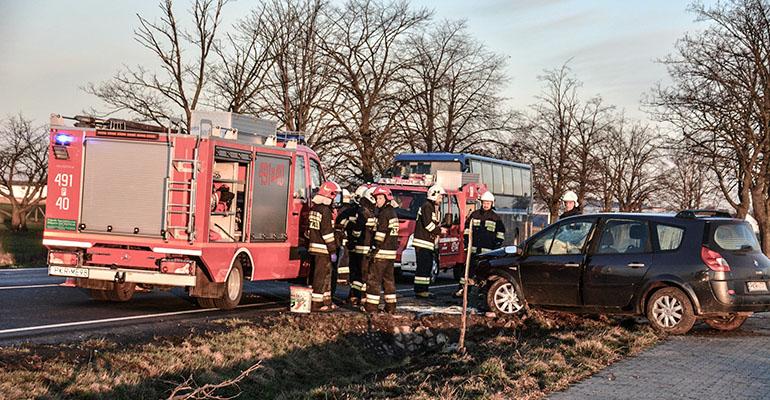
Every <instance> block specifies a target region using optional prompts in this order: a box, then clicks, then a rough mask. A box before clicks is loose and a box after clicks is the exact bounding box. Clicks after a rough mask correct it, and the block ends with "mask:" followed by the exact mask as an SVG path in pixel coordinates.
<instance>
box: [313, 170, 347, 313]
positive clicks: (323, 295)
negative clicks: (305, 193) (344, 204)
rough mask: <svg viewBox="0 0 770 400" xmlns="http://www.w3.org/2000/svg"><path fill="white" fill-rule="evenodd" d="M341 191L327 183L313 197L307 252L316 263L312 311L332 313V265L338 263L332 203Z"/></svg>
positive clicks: (334, 184)
mask: <svg viewBox="0 0 770 400" xmlns="http://www.w3.org/2000/svg"><path fill="white" fill-rule="evenodd" d="M339 191H340V187H339V185H337V184H336V183H334V182H324V183H323V185H321V187H320V188H319V190H318V194H317V195H315V196H314V197H313V200H312V201H313V207H312V208H311V209H310V215H309V219H310V224H309V225H310V246H309V249H308V251H309V252H310V254H312V255H313V256H314V257H315V259H314V265H315V269H314V271H313V294H312V302H311V311H313V312H318V311H331V310H332V309H334V304H333V303H332V292H331V279H332V263H334V262H336V261H337V240H336V238H335V236H334V219H333V217H332V202H333V201H334V198H335V197H336V196H337V193H338V192H339Z"/></svg>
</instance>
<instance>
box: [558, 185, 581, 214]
mask: <svg viewBox="0 0 770 400" xmlns="http://www.w3.org/2000/svg"><path fill="white" fill-rule="evenodd" d="M561 201H562V202H564V212H563V213H562V214H561V215H559V219H562V218H567V217H571V216H573V215H580V214H582V213H583V210H581V209H580V206H579V205H578V197H577V194H575V192H573V191H571V190H568V191H567V192H566V193H564V196H561Z"/></svg>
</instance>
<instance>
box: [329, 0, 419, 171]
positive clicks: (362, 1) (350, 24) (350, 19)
mask: <svg viewBox="0 0 770 400" xmlns="http://www.w3.org/2000/svg"><path fill="white" fill-rule="evenodd" d="M326 15H327V18H328V20H329V22H330V24H331V29H330V31H329V33H328V35H327V36H326V37H325V38H323V40H322V41H321V42H320V44H321V47H322V50H323V52H324V54H325V55H326V56H327V57H328V58H329V77H330V81H331V84H332V85H333V86H334V98H333V99H331V100H330V101H329V102H328V103H324V104H322V105H321V107H322V108H323V109H324V110H325V111H326V112H327V113H328V114H329V116H330V117H331V119H332V120H333V124H334V125H335V133H334V134H333V136H332V137H330V138H329V139H330V140H333V141H335V143H336V149H337V151H336V155H337V157H339V161H340V165H343V166H344V169H343V170H341V171H339V173H340V174H345V175H353V176H355V177H357V178H358V180H364V181H370V180H372V179H373V178H374V176H375V173H376V172H378V171H380V172H381V171H383V170H384V169H385V168H386V167H387V163H388V162H389V160H390V159H391V158H392V156H393V153H394V152H395V151H396V150H397V148H398V146H399V144H400V143H399V141H398V140H397V139H396V134H397V132H398V129H399V123H400V121H399V118H398V116H399V115H400V112H399V111H400V109H401V107H403V105H404V104H405V103H406V102H407V101H409V100H410V99H408V98H405V97H404V96H403V92H402V90H403V88H404V82H403V81H401V80H400V79H399V78H400V76H401V70H402V69H403V68H405V67H406V63H407V62H408V60H406V59H405V58H404V57H403V56H402V55H403V54H404V50H403V46H401V45H402V42H403V40H404V39H405V38H406V35H407V34H408V33H409V32H410V31H411V30H412V29H415V28H417V27H419V26H421V25H422V24H423V23H424V22H426V21H427V20H428V18H429V17H430V13H429V12H428V11H427V10H425V9H419V10H412V9H411V8H410V7H409V4H408V3H407V2H405V1H400V2H388V3H384V2H379V1H376V0H349V1H347V2H346V3H345V4H343V5H341V6H339V7H333V8H332V7H330V8H329V10H328V11H327V13H326Z"/></svg>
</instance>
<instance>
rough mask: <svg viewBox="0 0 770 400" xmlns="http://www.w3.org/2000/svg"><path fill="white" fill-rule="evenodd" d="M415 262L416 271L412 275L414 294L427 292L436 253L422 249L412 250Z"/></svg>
mask: <svg viewBox="0 0 770 400" xmlns="http://www.w3.org/2000/svg"><path fill="white" fill-rule="evenodd" d="M414 253H415V258H416V261H417V271H415V273H414V291H415V292H416V293H420V292H427V291H428V289H429V287H430V276H431V270H432V269H433V259H434V258H435V256H436V253H435V252H434V251H433V250H428V249H425V248H422V247H416V246H415V248H414Z"/></svg>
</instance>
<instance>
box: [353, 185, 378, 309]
mask: <svg viewBox="0 0 770 400" xmlns="http://www.w3.org/2000/svg"><path fill="white" fill-rule="evenodd" d="M373 190H374V188H369V187H367V186H366V185H361V186H360V187H359V188H358V189H357V190H356V197H357V198H358V204H359V207H358V213H357V214H356V220H355V221H354V222H352V223H350V224H348V226H350V227H351V228H352V229H351V231H350V243H349V248H350V249H351V250H350V294H349V295H348V302H350V304H351V305H352V306H358V305H360V304H361V297H362V296H363V295H364V293H366V277H367V273H368V271H369V251H370V250H371V246H372V240H373V238H374V228H375V226H376V224H377V219H376V217H375V214H374V197H372V191H373Z"/></svg>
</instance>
